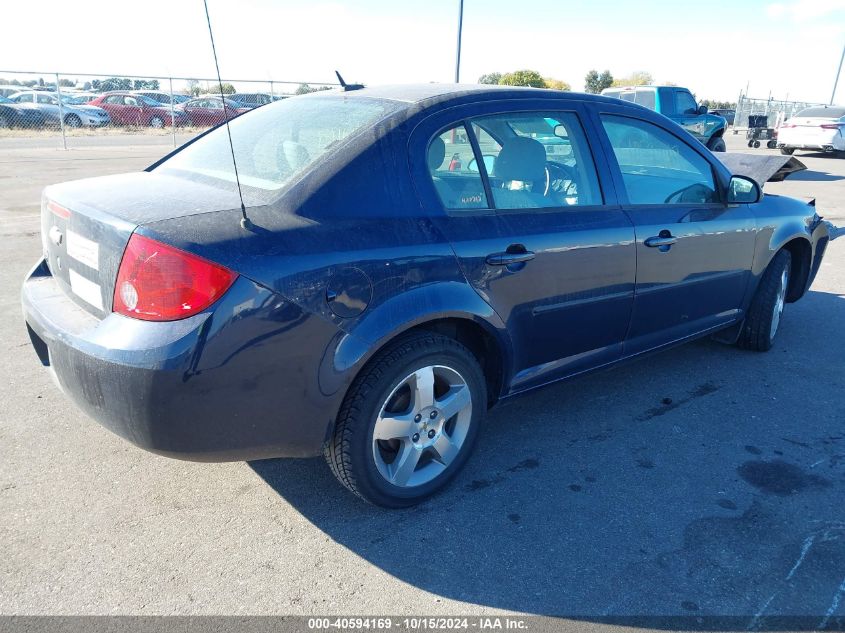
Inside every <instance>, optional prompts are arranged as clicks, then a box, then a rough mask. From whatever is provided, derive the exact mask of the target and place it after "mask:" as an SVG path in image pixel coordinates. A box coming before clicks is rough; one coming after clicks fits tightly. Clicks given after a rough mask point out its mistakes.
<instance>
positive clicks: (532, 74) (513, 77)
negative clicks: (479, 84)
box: [499, 70, 546, 88]
mask: <svg viewBox="0 0 845 633" xmlns="http://www.w3.org/2000/svg"><path fill="white" fill-rule="evenodd" d="M499 84H501V85H503V86H528V87H531V88H545V87H546V82H545V81H543V76H542V75H541V74H540V73H538V72H537V71H536V70H515V71H513V72H512V73H505V74H504V75H502V78H501V79H499Z"/></svg>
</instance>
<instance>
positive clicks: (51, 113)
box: [9, 90, 111, 127]
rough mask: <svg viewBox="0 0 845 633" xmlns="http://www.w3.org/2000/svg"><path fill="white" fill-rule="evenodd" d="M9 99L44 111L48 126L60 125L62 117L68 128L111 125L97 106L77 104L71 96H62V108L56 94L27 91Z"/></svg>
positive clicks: (107, 116) (105, 113)
mask: <svg viewBox="0 0 845 633" xmlns="http://www.w3.org/2000/svg"><path fill="white" fill-rule="evenodd" d="M9 99H11V100H12V101H16V102H17V103H24V104H27V105H32V106H34V107H35V108H37V109H39V110H41V111H43V112H44V116H45V117H46V118H47V124H48V125H50V124H52V125H59V121H60V120H61V117H62V116H64V123H65V125H66V126H68V127H83V126H85V127H103V126H105V125H108V124H109V123H111V118H110V117H109V113H108V112H106V111H105V110H103V109H102V108H98V107H96V106H90V105H84V104H77V103H75V102H74V98H73V97H72V96H70V95H64V94H63V95H62V104H61V107H59V98H58V95H57V94H56V93H55V92H43V91H38V90H27V91H24V92H19V93H17V94H14V95H12V96H11V97H9Z"/></svg>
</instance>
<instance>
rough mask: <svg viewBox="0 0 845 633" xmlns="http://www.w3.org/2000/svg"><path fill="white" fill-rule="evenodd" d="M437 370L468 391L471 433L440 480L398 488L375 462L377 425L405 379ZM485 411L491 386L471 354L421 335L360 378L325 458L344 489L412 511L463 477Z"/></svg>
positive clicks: (382, 355)
mask: <svg viewBox="0 0 845 633" xmlns="http://www.w3.org/2000/svg"><path fill="white" fill-rule="evenodd" d="M433 365H436V366H439V367H441V366H442V367H446V368H450V369H452V370H454V371H457V372H458V373H459V374H460V376H461V377H462V378H463V379H464V381H465V386H466V387H468V388H469V395H470V396H471V405H472V410H471V414H470V415H469V416H468V419H469V423H468V424H469V425H468V430H467V431H466V435H465V437H464V439H463V441H462V444H461V445H460V448H459V449H458V450H457V453H456V454H455V456H454V458H453V459H452V461H451V462H450V463H449V464H448V465H447V466H445V469H444V470H443V471H442V472H441V473H440V474H439V475H437V476H435V477H434V478H433V479H432V480H430V481H428V482H426V483H423V484H421V485H415V486H397V485H394V484H393V483H391V482H390V481H388V479H387V478H386V477H385V476H384V475H383V474H382V472H380V470H379V466H378V464H377V462H376V459H377V458H376V456H375V451H376V448H375V447H376V446H377V444H376V441H375V440H374V437H373V434H374V429H375V426H376V421H377V419H378V417H379V414H380V413H381V411H382V407H383V406H384V405H385V403H386V402H388V401H389V399H390V397H391V394H393V393H395V389H396V388H397V386H398V385H401V384H402V381H403V380H404V379H405V377H406V376H408V375H409V374H413V373H414V372H416V371H417V370H420V369H421V368H426V367H429V366H433ZM486 410H487V389H486V382H485V379H484V374H483V372H482V370H481V367H480V366H479V363H478V360H477V359H476V358H475V356H474V355H473V354H472V352H470V351H469V350H468V349H467V348H466V347H465V346H463V345H462V344H461V343H459V342H458V341H456V340H454V339H452V338H449V337H446V336H441V335H439V334H435V333H433V332H425V331H422V332H417V333H414V334H410V335H407V336H403V337H401V338H400V339H398V340H397V341H395V342H394V343H392V344H391V345H389V346H388V347H387V348H385V349H384V350H382V351H381V352H379V353H378V354H377V355H376V356H375V357H374V358H373V360H372V361H370V363H368V365H367V366H366V367H365V368H364V369H363V370H362V371H361V374H360V375H359V376H358V377H356V379H355V381H354V382H353V383H352V386H351V387H350V389H349V393H348V394H347V395H346V398H345V400H344V402H343V405H342V406H341V409H340V413H339V414H338V417H337V424H336V427H335V430H334V434H333V436H332V438H331V439H330V440H329V442H328V443H327V444H326V446H325V447H324V450H323V454H324V456H325V458H326V461H327V462H328V464H329V467H330V468H331V471H332V473H334V475H335V477H337V479H338V480H339V481H340V483H342V484H343V485H344V486H345V487H346V488H348V489H349V490H350V491H351V492H353V493H354V494H356V495H358V496H359V497H361V498H362V499H364V500H366V501H369V502H370V503H373V504H376V505H379V506H383V507H387V508H403V507H409V506H412V505H415V504H417V503H419V502H421V501H423V500H424V499H426V498H428V497H430V496H431V495H433V494H434V493H436V492H437V491H439V490H440V489H441V488H443V487H444V486H445V485H446V484H447V483H449V481H450V480H451V479H452V478H453V477H454V476H455V475H456V474H457V473H458V472H459V471H460V469H461V468H462V467H463V465H464V464H465V463H466V461H467V459H468V458H469V455H470V453H471V452H472V448H473V446H474V444H475V440H476V438H477V436H478V431H479V427H480V426H481V424H482V421H483V419H484V415H485V413H486ZM415 437H417V436H415ZM400 450H401V449H400ZM397 455H398V454H397ZM429 461H431V460H429ZM420 463H422V460H420Z"/></svg>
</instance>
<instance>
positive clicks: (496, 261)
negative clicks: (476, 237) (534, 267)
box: [485, 251, 534, 266]
mask: <svg viewBox="0 0 845 633" xmlns="http://www.w3.org/2000/svg"><path fill="white" fill-rule="evenodd" d="M532 259H534V253H533V252H531V251H522V252H520V253H507V252H505V253H492V254H491V255H488V256H487V259H486V260H485V261H486V262H487V263H488V264H490V265H491V266H510V265H511V264H521V263H523V262H528V261H531V260H532Z"/></svg>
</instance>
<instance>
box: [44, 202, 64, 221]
mask: <svg viewBox="0 0 845 633" xmlns="http://www.w3.org/2000/svg"><path fill="white" fill-rule="evenodd" d="M47 208H48V209H50V212H51V213H52V214H53V215H56V216H58V217H60V218H62V219H63V220H67V219H68V218H69V217H70V209H66V208H65V207H63V206H62V205H60V204H59V203H57V202H53V201H52V200H48V201H47Z"/></svg>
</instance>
